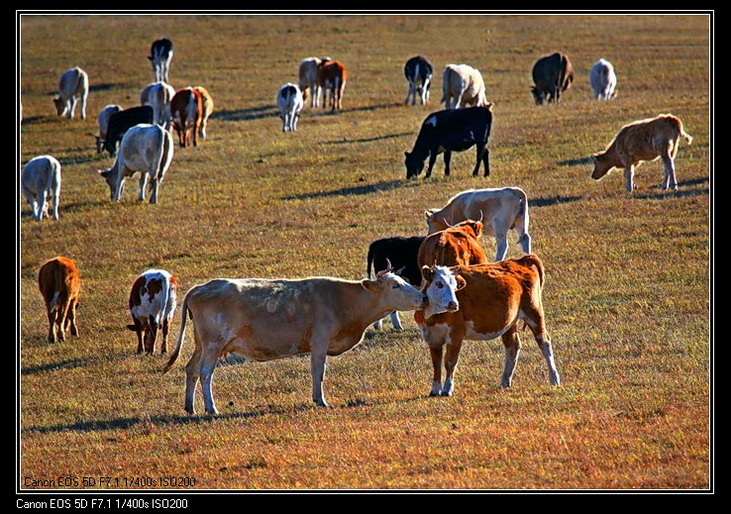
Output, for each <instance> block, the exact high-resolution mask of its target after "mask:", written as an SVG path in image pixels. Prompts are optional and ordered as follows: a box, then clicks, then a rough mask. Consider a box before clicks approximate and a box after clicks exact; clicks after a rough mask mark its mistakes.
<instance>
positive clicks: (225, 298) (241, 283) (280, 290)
mask: <svg viewBox="0 0 731 514" xmlns="http://www.w3.org/2000/svg"><path fill="white" fill-rule="evenodd" d="M425 298H426V297H425V295H423V294H422V293H421V292H420V291H419V290H418V289H416V288H415V287H413V286H411V285H409V284H408V283H407V282H406V281H405V280H403V279H402V278H400V277H399V276H397V275H395V274H394V273H392V272H391V271H390V270H383V271H381V272H379V273H378V274H377V276H376V278H375V279H373V280H369V279H365V280H343V279H338V278H331V277H311V278H305V279H300V280H285V279H274V280H271V279H270V280H268V279H256V278H252V279H225V278H220V279H214V280H211V281H209V282H207V283H205V284H201V285H197V286H194V287H193V288H191V289H190V291H188V293H187V294H186V295H185V299H184V300H183V306H182V313H181V314H182V315H181V318H182V322H181V325H180V332H179V336H178V343H177V345H176V347H175V350H173V353H172V354H171V356H170V360H169V361H168V363H167V365H166V366H165V369H164V370H163V372H166V371H168V370H169V369H170V368H171V367H172V366H173V364H174V363H175V361H176V360H177V358H178V354H179V353H180V349H181V347H182V345H183V339H184V337H185V325H186V321H187V319H188V317H190V319H192V320H193V325H194V334H195V351H194V352H193V356H192V357H191V358H190V361H189V362H188V364H187V366H186V367H185V370H186V374H187V379H186V385H185V410H186V411H187V412H188V413H189V414H194V413H195V409H194V406H193V400H194V395H195V389H196V386H197V384H198V380H199V379H200V380H201V382H202V385H203V402H204V405H205V409H206V412H207V413H209V414H216V413H217V411H216V406H215V404H214V401H213V393H212V391H211V381H212V376H213V371H214V369H215V367H216V361H217V360H218V358H219V356H220V355H221V353H222V352H236V353H240V354H241V355H244V356H245V357H247V358H250V359H254V360H257V361H267V360H271V359H277V358H281V357H287V356H291V355H297V354H301V353H308V352H309V353H310V366H311V375H312V400H313V401H314V402H315V403H316V404H317V405H320V406H323V407H326V406H327V402H326V401H325V396H324V394H323V391H322V382H323V377H324V375H325V363H326V358H327V356H328V355H330V356H335V355H340V354H341V353H343V352H346V351H348V350H350V349H351V348H353V347H354V346H356V345H357V344H358V343H360V342H361V340H362V339H363V334H364V332H365V330H366V328H367V327H368V326H369V325H370V324H372V323H374V322H375V321H377V320H379V319H381V317H383V316H384V315H385V314H387V313H389V312H391V311H393V310H402V311H408V310H416V309H423V308H424V307H425V306H426V305H425Z"/></svg>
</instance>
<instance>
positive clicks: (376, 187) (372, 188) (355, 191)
mask: <svg viewBox="0 0 731 514" xmlns="http://www.w3.org/2000/svg"><path fill="white" fill-rule="evenodd" d="M418 184H419V182H416V181H411V182H410V183H407V182H405V181H404V180H387V181H381V182H378V183H376V184H368V185H363V186H352V187H343V188H340V189H334V190H332V191H319V192H316V193H302V194H299V195H289V196H285V197H282V200H307V199H312V198H327V197H331V196H351V195H354V196H360V195H369V194H373V193H378V192H379V191H390V190H391V189H396V188H397V187H415V186H417V185H418Z"/></svg>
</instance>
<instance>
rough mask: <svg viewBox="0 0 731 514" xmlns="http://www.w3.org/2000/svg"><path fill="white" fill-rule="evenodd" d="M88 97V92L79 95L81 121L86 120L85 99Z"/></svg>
mask: <svg viewBox="0 0 731 514" xmlns="http://www.w3.org/2000/svg"><path fill="white" fill-rule="evenodd" d="M88 95H89V92H88V91H85V92H83V93H81V119H82V120H85V119H86V99H87V96H88Z"/></svg>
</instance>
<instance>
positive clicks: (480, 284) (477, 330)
mask: <svg viewBox="0 0 731 514" xmlns="http://www.w3.org/2000/svg"><path fill="white" fill-rule="evenodd" d="M423 271H424V281H425V285H424V287H423V290H424V291H426V293H427V296H428V297H429V307H428V308H427V309H426V310H424V311H417V312H416V314H415V316H414V317H415V320H416V323H417V325H418V327H419V332H420V334H421V337H422V339H423V340H424V341H425V342H426V344H427V345H428V346H429V350H430V352H431V356H432V365H433V367H434V377H433V380H432V388H431V392H430V393H429V395H430V396H439V395H441V396H451V395H452V393H453V392H454V371H455V369H456V368H457V360H458V359H459V352H460V349H461V347H462V341H463V340H465V339H467V340H473V341H474V340H479V341H485V340H490V339H495V338H497V337H501V338H502V341H503V345H504V346H505V367H504V369H503V375H502V379H501V382H500V383H501V386H502V387H510V385H511V383H512V380H513V372H514V371H515V364H516V362H517V361H518V353H519V351H520V338H519V337H518V325H517V322H518V320H523V321H524V322H525V324H526V325H527V326H528V327H529V328H530V329H531V331H532V332H533V337H534V338H535V340H536V342H537V343H538V347H539V348H540V349H541V352H542V353H543V357H544V358H545V359H546V363H547V364H548V372H549V381H550V383H551V385H559V384H560V383H561V380H560V378H559V375H558V371H557V370H556V363H555V361H554V357H553V350H552V348H551V341H550V339H549V336H548V332H547V331H546V325H545V321H544V313H543V301H542V298H541V296H542V291H543V283H544V277H545V270H544V268H543V263H542V262H541V261H540V259H539V258H538V257H537V256H535V255H533V254H529V255H524V256H522V257H520V258H517V259H506V260H504V261H500V262H495V263H487V264H477V265H473V266H455V267H453V268H451V271H452V274H453V276H452V277H451V279H452V281H450V280H449V277H447V278H445V277H444V269H442V270H439V269H438V268H437V267H425V268H424V270H423ZM455 292H456V294H455ZM439 306H446V312H441V313H439V314H434V315H432V314H431V313H430V309H431V310H434V311H436V312H438V311H439V309H438V307H439ZM444 345H446V346H447V351H446V355H445V358H444V369H445V371H446V379H445V380H444V385H442V373H441V367H442V350H443V347H444Z"/></svg>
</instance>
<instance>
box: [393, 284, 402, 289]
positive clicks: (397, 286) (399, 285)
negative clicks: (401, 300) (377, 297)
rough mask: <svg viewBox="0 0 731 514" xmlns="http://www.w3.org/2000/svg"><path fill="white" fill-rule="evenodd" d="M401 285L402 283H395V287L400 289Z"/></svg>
mask: <svg viewBox="0 0 731 514" xmlns="http://www.w3.org/2000/svg"><path fill="white" fill-rule="evenodd" d="M399 287H401V284H394V286H393V289H398V288H399Z"/></svg>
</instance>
